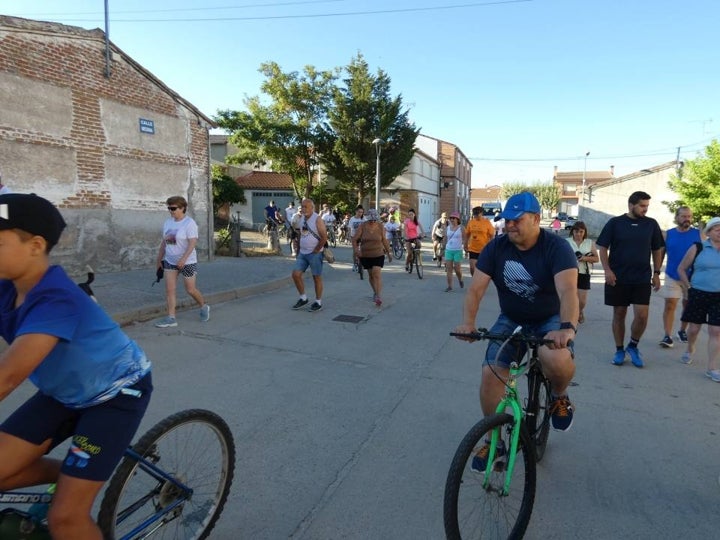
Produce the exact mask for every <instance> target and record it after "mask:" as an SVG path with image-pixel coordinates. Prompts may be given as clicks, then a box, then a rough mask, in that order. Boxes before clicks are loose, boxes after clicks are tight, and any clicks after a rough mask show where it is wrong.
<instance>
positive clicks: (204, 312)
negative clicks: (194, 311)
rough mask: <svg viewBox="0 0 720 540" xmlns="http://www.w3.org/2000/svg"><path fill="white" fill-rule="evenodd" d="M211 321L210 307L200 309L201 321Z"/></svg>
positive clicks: (205, 306) (206, 305)
mask: <svg viewBox="0 0 720 540" xmlns="http://www.w3.org/2000/svg"><path fill="white" fill-rule="evenodd" d="M209 320H210V306H209V305H208V304H205V305H204V306H203V307H201V308H200V321H201V322H208V321H209Z"/></svg>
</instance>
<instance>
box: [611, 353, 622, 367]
mask: <svg viewBox="0 0 720 540" xmlns="http://www.w3.org/2000/svg"><path fill="white" fill-rule="evenodd" d="M612 363H613V364H615V365H616V366H622V365H623V364H624V363H625V351H617V352H615V356H613V359H612Z"/></svg>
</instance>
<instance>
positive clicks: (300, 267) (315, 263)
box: [293, 251, 323, 276]
mask: <svg viewBox="0 0 720 540" xmlns="http://www.w3.org/2000/svg"><path fill="white" fill-rule="evenodd" d="M308 266H309V267H310V272H312V275H313V276H321V275H322V266H323V254H322V251H321V252H319V253H298V256H297V258H296V259H295V267H294V268H293V269H294V270H297V271H298V272H304V271H305V270H307V269H308Z"/></svg>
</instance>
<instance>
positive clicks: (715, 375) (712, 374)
mask: <svg viewBox="0 0 720 540" xmlns="http://www.w3.org/2000/svg"><path fill="white" fill-rule="evenodd" d="M705 376H706V377H707V378H708V379H712V380H713V381H714V382H720V369H713V370H707V371H706V372H705Z"/></svg>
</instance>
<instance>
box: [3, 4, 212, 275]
mask: <svg viewBox="0 0 720 540" xmlns="http://www.w3.org/2000/svg"><path fill="white" fill-rule="evenodd" d="M111 58H112V61H111V66H110V70H111V73H110V77H109V78H108V77H106V76H105V43H104V36H103V33H102V32H101V31H100V30H90V31H88V30H84V29H81V28H76V27H70V26H65V25H59V24H55V23H44V22H39V21H29V20H26V19H17V18H11V17H3V16H0V168H2V171H3V177H4V181H5V183H6V184H7V185H8V186H9V187H10V188H11V189H12V190H13V191H16V192H30V191H33V192H36V193H38V194H41V195H43V196H45V197H46V198H48V199H50V200H51V201H52V202H54V203H55V204H57V205H58V207H60V208H61V211H62V212H63V215H64V216H65V218H66V221H67V222H68V230H67V232H66V234H65V235H64V238H63V239H62V240H61V243H60V244H59V245H58V247H57V248H56V250H55V252H54V253H56V257H57V258H58V259H59V262H61V263H62V264H67V265H69V266H71V267H74V268H82V267H84V265H85V264H88V263H89V264H92V265H93V266H94V267H95V268H96V270H98V271H110V270H122V269H130V268H139V267H144V266H149V265H152V264H153V263H154V256H155V253H156V250H157V246H158V244H159V241H160V235H161V227H162V223H163V221H164V219H166V218H167V211H166V209H165V205H164V202H165V199H166V198H167V197H169V196H171V195H182V196H184V197H185V198H186V199H187V200H188V203H189V214H190V215H192V216H193V217H194V219H195V220H196V221H197V222H198V225H199V227H200V230H201V233H200V236H201V237H200V239H199V242H198V249H199V252H200V253H199V255H200V257H201V259H203V258H208V257H209V256H210V253H211V251H212V250H211V249H209V246H211V243H212V230H211V227H210V226H209V224H210V218H211V213H212V205H211V204H210V197H211V189H210V180H209V178H208V174H209V155H208V148H209V146H208V145H209V135H208V128H209V127H210V125H211V121H210V120H209V119H208V118H206V117H205V116H204V115H202V113H200V112H199V111H197V110H196V109H194V107H192V106H191V105H190V104H188V103H187V102H186V101H184V100H183V99H182V98H181V97H180V96H177V95H176V94H175V93H174V92H172V90H170V89H169V88H167V87H165V86H164V85H163V84H162V82H161V81H159V80H157V79H155V78H154V76H153V75H152V74H151V73H149V72H148V71H146V70H145V69H144V68H142V67H141V66H140V65H139V64H138V63H137V62H136V61H134V60H133V59H131V58H129V57H127V56H126V55H125V54H124V53H122V51H120V50H119V49H117V48H114V49H113V54H112V56H111ZM140 118H144V119H149V120H152V121H153V122H154V125H155V133H154V134H147V133H142V132H141V131H140V129H139V119H140ZM96 231H98V234H96ZM72 269H73V268H71V270H72Z"/></svg>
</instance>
